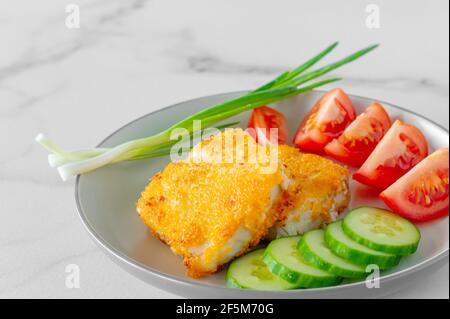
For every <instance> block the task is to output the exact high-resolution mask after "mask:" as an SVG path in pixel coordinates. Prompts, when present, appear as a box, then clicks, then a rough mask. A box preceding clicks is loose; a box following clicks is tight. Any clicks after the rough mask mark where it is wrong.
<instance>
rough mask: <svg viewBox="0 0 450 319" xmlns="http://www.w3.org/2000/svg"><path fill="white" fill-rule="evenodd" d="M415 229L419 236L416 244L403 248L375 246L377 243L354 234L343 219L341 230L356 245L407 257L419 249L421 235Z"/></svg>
mask: <svg viewBox="0 0 450 319" xmlns="http://www.w3.org/2000/svg"><path fill="white" fill-rule="evenodd" d="M414 226H415V225H414ZM415 227H416V229H417V232H418V234H419V239H418V240H417V242H416V243H414V244H411V245H405V246H394V245H391V246H390V245H384V244H377V243H374V242H373V241H370V240H367V239H365V238H364V237H362V236H360V235H358V234H357V233H356V232H354V231H353V230H352V229H351V228H350V227H348V225H347V223H346V222H345V218H344V221H343V222H342V230H343V231H344V233H345V234H346V235H347V236H348V237H350V238H351V239H353V240H354V241H356V242H357V243H359V244H361V245H364V246H366V247H369V248H371V249H374V250H378V251H381V252H383V253H388V254H393V255H398V256H408V255H411V254H414V253H415V252H416V251H417V248H418V247H419V243H420V237H421V235H420V231H419V229H418V228H417V226H415Z"/></svg>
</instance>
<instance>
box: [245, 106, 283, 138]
mask: <svg viewBox="0 0 450 319" xmlns="http://www.w3.org/2000/svg"><path fill="white" fill-rule="evenodd" d="M248 128H250V129H251V130H249V131H248V132H249V134H250V135H252V136H253V138H254V139H255V140H256V141H257V142H259V143H260V144H266V143H267V142H269V141H270V129H273V128H275V129H278V144H285V143H286V141H287V138H288V130H287V120H286V117H285V116H284V115H283V114H282V113H280V112H278V111H277V110H275V109H273V108H270V107H268V106H261V107H258V108H256V109H254V110H253V111H252V115H251V116H250V120H249V122H248Z"/></svg>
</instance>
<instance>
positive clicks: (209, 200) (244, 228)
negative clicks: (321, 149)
mask: <svg viewBox="0 0 450 319" xmlns="http://www.w3.org/2000/svg"><path fill="white" fill-rule="evenodd" d="M238 134H240V133H238ZM242 134H243V133H242ZM204 143H205V144H208V142H207V141H205V142H204ZM248 143H249V141H247V142H246V143H244V144H243V145H241V146H242V147H244V145H248ZM250 143H254V142H252V141H251V140H250ZM254 146H255V147H258V146H257V145H254ZM232 148H233V149H231V151H233V150H235V151H236V150H239V147H236V145H233V146H232ZM197 150H198V148H197ZM211 150H212V149H210V151H211ZM229 151H230V150H229ZM281 182H282V176H281V173H280V171H279V170H275V171H274V172H273V173H271V174H262V173H261V167H260V165H259V164H257V163H247V162H245V161H237V160H234V161H232V162H231V163H210V162H208V161H203V162H202V161H201V162H198V163H194V162H192V161H189V160H185V161H180V162H173V163H170V164H169V165H168V166H167V167H166V168H165V169H164V170H163V172H161V173H158V174H156V175H155V176H154V177H153V178H152V179H151V182H150V183H149V185H148V186H147V187H146V189H145V190H144V192H143V193H142V195H141V198H140V199H139V201H138V203H137V209H138V212H139V214H140V217H141V219H142V220H143V221H144V223H145V224H147V225H148V226H149V228H150V229H151V230H152V232H153V233H154V234H155V235H156V236H158V237H159V238H160V239H161V240H163V241H164V242H166V243H167V244H168V245H169V246H170V247H171V249H172V250H173V251H174V252H175V253H176V254H178V255H181V256H183V257H184V263H185V265H186V266H187V268H188V275H190V276H192V277H199V276H203V275H205V274H208V273H213V272H215V271H217V270H218V269H219V268H220V266H221V265H223V264H225V263H227V262H228V261H230V260H231V259H233V258H234V257H235V256H238V255H240V254H243V253H244V252H246V251H247V250H248V248H249V247H251V246H253V245H256V244H257V243H258V242H259V241H260V240H261V239H262V238H264V237H265V236H266V235H267V232H268V229H269V228H270V227H272V226H273V225H274V223H275V221H276V220H278V216H279V211H277V209H276V205H274V203H275V202H277V201H278V198H279V193H280V184H281Z"/></svg>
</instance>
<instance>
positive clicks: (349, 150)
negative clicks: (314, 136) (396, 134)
mask: <svg viewBox="0 0 450 319" xmlns="http://www.w3.org/2000/svg"><path fill="white" fill-rule="evenodd" d="M390 126H391V119H390V118H389V115H388V114H387V112H386V111H385V109H384V108H383V106H382V105H381V104H379V103H372V105H370V106H369V107H368V108H367V109H366V111H365V112H364V113H362V114H360V115H359V116H358V117H357V118H356V120H354V121H353V122H352V123H351V124H350V125H349V126H348V127H347V128H346V129H345V130H344V133H342V135H341V136H340V137H338V138H337V139H334V140H333V141H331V142H330V143H328V144H327V146H325V153H327V154H328V155H330V156H331V157H333V158H334V159H336V160H338V161H341V162H343V163H346V164H348V165H353V166H357V167H359V166H361V165H362V164H363V163H364V162H365V161H366V159H367V158H368V157H369V155H370V154H371V153H372V151H373V150H374V149H375V147H376V146H377V144H378V142H379V141H381V139H382V138H383V136H384V134H385V133H386V132H387V131H388V129H389V127H390Z"/></svg>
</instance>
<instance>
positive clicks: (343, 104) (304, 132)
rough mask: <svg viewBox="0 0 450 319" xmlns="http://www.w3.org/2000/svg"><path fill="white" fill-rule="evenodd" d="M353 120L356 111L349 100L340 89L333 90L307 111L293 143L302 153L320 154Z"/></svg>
mask: <svg viewBox="0 0 450 319" xmlns="http://www.w3.org/2000/svg"><path fill="white" fill-rule="evenodd" d="M355 118H356V111H355V108H354V107H353V103H352V101H351V100H350V98H349V97H348V96H347V94H345V92H344V91H342V90H341V89H334V90H332V91H330V92H328V93H326V94H325V95H324V96H322V97H321V98H320V99H319V101H318V102H317V103H316V104H315V105H314V107H313V108H312V109H311V111H309V113H308V114H307V115H306V117H305V119H304V120H303V121H302V122H301V124H300V126H299V128H298V130H297V133H296V134H295V137H294V141H293V143H294V145H296V146H297V147H298V148H300V149H301V150H304V151H308V152H321V151H322V150H323V148H324V147H325V145H327V144H328V143H329V142H330V141H331V140H333V139H334V138H336V137H339V136H340V135H341V134H342V132H343V131H344V130H345V128H346V127H347V126H348V125H349V124H350V123H351V122H352V121H353V120H354V119H355Z"/></svg>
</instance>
